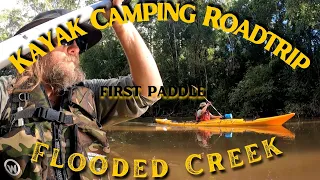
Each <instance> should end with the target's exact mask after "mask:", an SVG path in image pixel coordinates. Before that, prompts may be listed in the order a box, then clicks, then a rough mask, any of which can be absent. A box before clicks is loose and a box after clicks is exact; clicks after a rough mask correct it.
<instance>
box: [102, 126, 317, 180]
mask: <svg viewBox="0 0 320 180" xmlns="http://www.w3.org/2000/svg"><path fill="white" fill-rule="evenodd" d="M319 130H320V123H311V122H309V123H303V122H299V123H288V124H285V127H282V126H279V127H250V128H249V127H240V128H231V127H230V128H218V127H210V128H203V127H202V128H192V127H188V128H184V127H170V126H161V125H158V124H155V123H146V122H144V123H142V122H128V123H125V124H122V125H119V126H114V127H110V128H106V131H107V133H108V136H109V140H110V146H111V150H112V154H111V158H113V157H118V158H123V159H125V160H126V161H127V162H128V163H129V166H130V169H131V171H130V172H129V173H130V174H129V175H128V176H127V177H126V178H125V179H135V178H134V177H133V160H134V159H145V160H147V166H146V167H145V172H147V173H148V178H147V179H154V178H152V169H151V160H152V159H163V160H164V161H165V162H167V164H168V166H169V174H168V176H167V177H166V178H165V179H169V180H171V179H173V180H176V179H190V180H191V179H215V180H216V179H281V180H282V179H284V180H287V179H288V180H292V179H297V180H298V179H299V180H300V179H305V178H306V179H318V176H319V175H320V173H319V170H318V166H317V165H316V164H317V162H319V161H320V139H319V138H318V137H320V131H319ZM272 137H276V139H275V141H274V145H275V146H276V147H277V148H278V149H280V150H281V151H282V152H283V155H282V156H275V155H274V157H273V158H270V159H268V158H267V157H266V154H265V151H264V148H263V146H262V143H261V141H263V140H268V142H270V140H271V138H272ZM253 143H256V144H257V146H258V148H257V149H256V152H257V155H260V156H261V157H262V161H261V163H257V164H249V162H248V157H247V155H246V151H245V148H244V146H246V145H249V144H253ZM234 148H239V149H240V150H241V152H240V153H239V159H240V160H242V161H243V162H244V167H243V168H240V169H233V168H231V167H230V161H229V159H228V154H227V150H230V149H234ZM210 153H220V154H221V155H222V157H223V161H222V165H223V166H224V167H225V171H218V170H217V172H216V173H210V172H209V166H208V160H207V159H206V155H208V154H210ZM191 154H201V155H202V157H203V158H202V159H201V160H195V161H194V164H193V167H194V169H196V170H199V169H201V168H202V169H203V170H204V173H203V174H202V175H200V176H195V175H191V174H190V173H188V172H187V170H186V168H185V161H186V158H187V157H188V156H189V155H191ZM110 167H112V166H111V165H110ZM216 169H217V168H216ZM113 179H115V178H113Z"/></svg>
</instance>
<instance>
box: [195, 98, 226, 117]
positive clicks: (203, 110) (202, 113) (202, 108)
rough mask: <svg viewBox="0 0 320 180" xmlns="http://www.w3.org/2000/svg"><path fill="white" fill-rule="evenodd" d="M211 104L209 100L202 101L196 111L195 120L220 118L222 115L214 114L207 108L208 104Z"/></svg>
mask: <svg viewBox="0 0 320 180" xmlns="http://www.w3.org/2000/svg"><path fill="white" fill-rule="evenodd" d="M210 105H211V102H208V103H206V102H202V103H200V105H199V109H198V111H197V113H196V120H197V121H209V120H210V119H219V118H220V119H222V118H223V117H222V116H214V115H212V114H211V113H210V111H209V110H208V106H210Z"/></svg>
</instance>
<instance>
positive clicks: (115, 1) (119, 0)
mask: <svg viewBox="0 0 320 180" xmlns="http://www.w3.org/2000/svg"><path fill="white" fill-rule="evenodd" d="M123 1H124V0H111V2H112V6H113V7H115V6H117V7H118V8H119V10H120V11H121V12H122V7H121V5H122V2H123ZM125 1H126V0H125ZM105 11H106V13H105V14H103V16H104V17H105V18H106V19H107V20H108V21H109V19H110V9H106V8H105ZM119 13H120V12H119Z"/></svg>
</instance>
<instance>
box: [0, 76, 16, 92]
mask: <svg viewBox="0 0 320 180" xmlns="http://www.w3.org/2000/svg"><path fill="white" fill-rule="evenodd" d="M14 80H15V78H14V76H12V75H8V76H0V88H2V89H6V88H7V87H8V86H9V85H11V84H13V83H14Z"/></svg>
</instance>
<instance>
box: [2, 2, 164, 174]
mask: <svg viewBox="0 0 320 180" xmlns="http://www.w3.org/2000/svg"><path fill="white" fill-rule="evenodd" d="M121 3H122V0H114V1H113V5H114V6H118V7H119V9H120V10H122V8H121ZM68 12H70V11H68V10H64V9H57V10H52V11H47V12H44V13H40V14H39V15H38V16H36V17H35V18H34V19H33V20H32V22H30V23H29V24H27V25H25V26H24V27H22V28H21V29H20V30H19V31H18V32H17V33H16V34H19V33H21V32H24V31H26V30H28V29H31V28H33V27H35V26H37V25H39V24H42V23H44V22H47V21H49V20H51V19H54V18H57V17H59V16H62V15H64V14H66V13H68ZM107 14H108V11H107V13H106V14H105V17H106V18H108V15H107ZM79 26H80V27H81V28H83V29H84V30H85V31H86V32H88V34H87V35H85V36H82V37H79V38H78V39H76V40H73V41H70V42H61V44H62V45H61V46H56V47H55V49H54V50H53V51H51V52H49V53H48V54H46V56H44V57H38V60H37V61H36V62H35V63H34V64H33V65H32V66H30V67H28V68H26V70H25V72H23V73H22V74H17V75H16V76H14V77H13V76H3V77H1V78H0V99H1V104H0V111H1V112H0V116H1V120H0V127H1V129H0V164H1V165H0V174H1V176H3V178H4V179H10V178H13V179H19V178H23V179H27V178H31V179H61V180H62V179H63V180H64V179H97V178H101V179H109V175H108V173H102V174H103V175H97V174H99V173H97V172H100V171H101V172H103V171H106V169H105V166H103V164H104V160H103V159H101V157H102V158H104V159H105V160H107V159H108V153H109V151H110V149H109V146H108V142H107V138H106V134H105V132H104V131H102V130H101V128H102V126H103V125H109V124H110V125H113V124H116V123H120V122H123V121H128V120H130V119H133V118H137V117H140V116H141V115H142V114H143V113H145V112H146V111H147V109H148V107H150V106H151V105H153V104H154V103H155V102H156V101H157V100H159V98H157V97H148V96H147V95H148V92H147V91H148V86H155V87H157V89H160V88H159V87H160V86H162V85H163V83H162V79H161V76H160V73H159V70H158V68H157V65H156V63H155V61H154V59H153V57H152V55H151V53H150V51H149V50H148V48H147V46H146V45H145V43H144V41H143V39H142V38H141V36H140V34H139V33H138V32H137V30H136V29H135V27H134V26H133V24H132V23H126V24H120V23H118V22H115V23H114V24H113V26H112V27H113V29H114V31H115V33H116V35H117V37H118V39H119V41H120V43H121V45H122V47H123V49H124V52H125V54H126V56H127V58H128V62H129V65H130V72H131V74H130V75H128V76H123V77H119V78H112V79H93V80H86V79H85V74H84V72H83V71H82V70H81V67H80V62H79V54H80V53H83V52H84V51H85V50H87V49H89V48H91V47H92V46H94V45H95V44H96V43H98V42H99V40H100V39H101V36H102V34H101V32H100V31H99V30H97V29H95V28H94V27H93V26H91V25H89V24H84V23H83V24H80V25H79ZM53 43H54V44H58V43H57V40H56V39H53ZM102 86H122V87H124V86H140V87H141V92H139V97H138V98H131V99H128V98H127V99H125V100H121V99H114V98H113V99H109V98H108V97H105V98H101V97H100V96H101V94H100V89H101V87H102ZM154 94H157V93H154ZM41 147H42V148H41ZM42 152H43V153H42ZM74 153H78V154H77V157H76V158H75V157H74V156H73V158H74V159H69V157H70V155H71V154H74ZM95 157H100V159H99V158H98V159H99V160H98V161H97V162H96V163H95V165H94V166H90V168H89V167H88V166H89V163H90V160H92V158H95ZM99 162H100V163H99ZM84 163H85V165H86V167H83V166H80V165H83V164H84ZM70 167H71V168H70ZM109 167H110V165H109ZM81 168H82V169H81ZM94 172H95V173H94Z"/></svg>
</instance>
